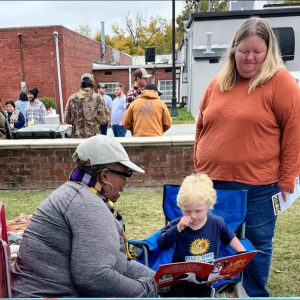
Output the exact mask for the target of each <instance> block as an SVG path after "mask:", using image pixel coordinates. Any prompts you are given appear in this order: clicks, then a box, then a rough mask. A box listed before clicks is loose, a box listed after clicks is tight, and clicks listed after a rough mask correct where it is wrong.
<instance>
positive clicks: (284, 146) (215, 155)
mask: <svg viewBox="0 0 300 300" xmlns="http://www.w3.org/2000/svg"><path fill="white" fill-rule="evenodd" d="M248 85H249V81H248V80H246V79H244V80H240V81H239V82H238V83H237V84H236V85H235V86H234V87H233V88H232V89H231V90H230V91H226V92H221V91H220V89H219V86H218V83H217V80H216V79H214V80H213V81H212V82H211V83H210V85H209V86H208V88H207V90H206V93H205V95H204V97H203V99H202V102H201V104H200V113H199V117H198V122H197V127H196V139H195V152H194V162H195V170H196V171H197V172H205V173H206V174H208V175H209V176H210V177H211V178H212V179H214V180H223V181H235V182H241V183H247V184H253V185H264V184H270V183H273V182H278V183H279V187H280V188H282V189H288V190H293V188H294V180H295V178H296V176H298V175H299V173H300V89H299V87H298V86H297V84H296V82H295V81H294V80H293V78H292V77H291V76H290V74H289V73H288V71H287V70H285V69H282V70H280V71H278V72H277V73H276V74H275V75H274V76H273V77H272V79H270V80H269V81H268V82H267V83H265V84H264V85H263V86H259V87H257V88H256V89H255V91H254V92H252V93H251V94H250V95H249V94H248Z"/></svg>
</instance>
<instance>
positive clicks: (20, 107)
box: [15, 92, 28, 117]
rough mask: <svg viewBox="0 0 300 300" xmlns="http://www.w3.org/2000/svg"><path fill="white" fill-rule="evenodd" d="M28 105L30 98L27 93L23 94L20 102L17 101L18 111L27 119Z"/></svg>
mask: <svg viewBox="0 0 300 300" xmlns="http://www.w3.org/2000/svg"><path fill="white" fill-rule="evenodd" d="M27 103H28V97H27V94H26V92H21V93H20V96H19V100H17V101H16V103H15V105H16V110H19V111H20V112H21V113H22V114H23V115H24V117H25V111H26V105H27Z"/></svg>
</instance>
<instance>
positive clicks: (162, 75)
mask: <svg viewBox="0 0 300 300" xmlns="http://www.w3.org/2000/svg"><path fill="white" fill-rule="evenodd" d="M129 68H131V74H133V72H134V71H135V70H136V67H134V66H128V69H124V66H121V67H120V69H118V68H117V67H114V68H110V67H109V66H108V67H107V69H106V70H94V71H93V74H94V78H95V80H96V82H97V83H98V82H102V83H112V82H121V83H123V84H124V92H125V93H127V91H128V90H129V86H130V84H129V81H130V80H131V85H133V84H134V78H133V75H132V76H131V78H129V74H130V72H129V70H130V69H129ZM146 69H147V72H148V73H149V74H152V75H153V76H152V77H151V78H149V79H148V82H149V83H154V84H156V85H158V82H159V80H172V68H171V67H159V66H158V65H155V67H151V66H149V67H147V66H146ZM108 70H109V71H110V73H111V74H106V73H107V71H108ZM178 70H180V69H178ZM178 82H179V90H178V95H179V94H180V80H179V78H178ZM178 98H179V97H178ZM177 101H178V102H180V99H177Z"/></svg>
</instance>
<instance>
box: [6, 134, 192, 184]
mask: <svg viewBox="0 0 300 300" xmlns="http://www.w3.org/2000/svg"><path fill="white" fill-rule="evenodd" d="M118 140H119V141H120V142H121V143H122V144H123V146H124V147H125V149H126V151H127V153H128V155H129V157H130V159H131V160H132V161H133V162H135V163H136V164H137V165H139V166H140V167H141V168H143V169H144V170H145V171H146V173H145V174H134V175H133V177H132V178H131V179H129V180H128V185H129V186H140V187H161V186H162V185H163V184H166V183H169V184H180V183H181V182H182V180H183V178H184V177H185V176H187V175H189V174H191V173H192V172H193V146H194V136H182V137H180V136H178V137H175V136H174V137H171V136H169V137H168V136H163V137H152V138H133V137H131V138H119V139H118ZM81 141H82V140H81V139H54V140H50V139H48V140H6V141H5V140H1V141H0V169H1V170H2V176H1V177H0V189H24V188H37V189H38V188H56V187H58V186H59V185H61V184H62V183H64V182H65V181H66V180H67V179H68V176H69V174H70V171H71V169H72V167H73V162H72V154H73V152H74V150H75V149H76V147H77V145H78V144H79V143H80V142H81Z"/></svg>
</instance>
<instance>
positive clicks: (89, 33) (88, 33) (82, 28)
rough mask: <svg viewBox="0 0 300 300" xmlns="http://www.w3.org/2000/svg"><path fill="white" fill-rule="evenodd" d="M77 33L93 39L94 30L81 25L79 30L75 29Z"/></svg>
mask: <svg viewBox="0 0 300 300" xmlns="http://www.w3.org/2000/svg"><path fill="white" fill-rule="evenodd" d="M75 31H76V32H78V33H80V34H82V35H84V36H86V37H88V38H92V28H91V27H90V26H89V25H87V24H81V25H79V26H78V28H76V29H75Z"/></svg>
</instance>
